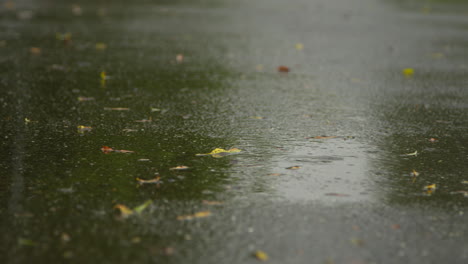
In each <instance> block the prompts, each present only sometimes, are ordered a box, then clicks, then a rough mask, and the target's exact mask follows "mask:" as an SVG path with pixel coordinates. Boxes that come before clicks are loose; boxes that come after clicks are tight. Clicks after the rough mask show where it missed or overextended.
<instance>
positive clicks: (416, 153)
mask: <svg viewBox="0 0 468 264" xmlns="http://www.w3.org/2000/svg"><path fill="white" fill-rule="evenodd" d="M403 156H415V157H416V156H418V151H417V150H416V151H415V152H412V153H406V154H403Z"/></svg>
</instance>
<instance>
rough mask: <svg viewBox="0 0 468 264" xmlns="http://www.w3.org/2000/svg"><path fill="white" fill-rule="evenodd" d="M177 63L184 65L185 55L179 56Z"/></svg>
mask: <svg viewBox="0 0 468 264" xmlns="http://www.w3.org/2000/svg"><path fill="white" fill-rule="evenodd" d="M176 61H177V62H178V63H182V62H183V61H184V55H183V54H177V56H176Z"/></svg>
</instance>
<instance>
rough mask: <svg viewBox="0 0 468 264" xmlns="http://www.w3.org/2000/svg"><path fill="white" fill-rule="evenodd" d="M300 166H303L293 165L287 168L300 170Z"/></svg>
mask: <svg viewBox="0 0 468 264" xmlns="http://www.w3.org/2000/svg"><path fill="white" fill-rule="evenodd" d="M300 168H301V166H291V167H287V168H286V169H288V170H298V169H300Z"/></svg>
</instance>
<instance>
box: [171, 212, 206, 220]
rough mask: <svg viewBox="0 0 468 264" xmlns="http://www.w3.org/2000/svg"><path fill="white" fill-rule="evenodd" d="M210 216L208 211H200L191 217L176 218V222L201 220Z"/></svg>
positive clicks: (181, 216)
mask: <svg viewBox="0 0 468 264" xmlns="http://www.w3.org/2000/svg"><path fill="white" fill-rule="evenodd" d="M210 215H211V212H210V211H201V212H197V213H194V214H191V215H180V216H178V217H177V220H192V219H195V218H203V217H208V216H210Z"/></svg>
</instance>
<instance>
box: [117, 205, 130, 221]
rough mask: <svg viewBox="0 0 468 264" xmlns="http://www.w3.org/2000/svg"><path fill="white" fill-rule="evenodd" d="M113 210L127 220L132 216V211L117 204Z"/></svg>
mask: <svg viewBox="0 0 468 264" xmlns="http://www.w3.org/2000/svg"><path fill="white" fill-rule="evenodd" d="M114 208H115V209H118V210H119V211H120V216H121V217H123V218H127V217H129V216H131V215H132V214H133V210H132V209H130V208H128V207H127V206H125V205H123V204H117V205H116V206H114Z"/></svg>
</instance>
